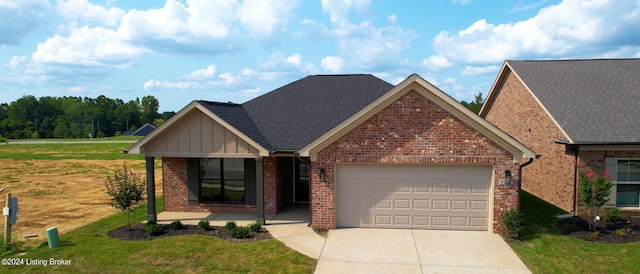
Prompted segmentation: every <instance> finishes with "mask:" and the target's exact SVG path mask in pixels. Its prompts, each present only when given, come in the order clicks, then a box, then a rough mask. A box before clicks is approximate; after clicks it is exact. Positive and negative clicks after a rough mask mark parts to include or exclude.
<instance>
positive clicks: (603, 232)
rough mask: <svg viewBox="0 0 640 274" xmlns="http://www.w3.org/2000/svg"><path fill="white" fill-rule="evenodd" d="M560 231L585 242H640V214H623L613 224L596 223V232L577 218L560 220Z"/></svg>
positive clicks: (558, 224)
mask: <svg viewBox="0 0 640 274" xmlns="http://www.w3.org/2000/svg"><path fill="white" fill-rule="evenodd" d="M557 227H558V230H560V232H561V233H562V234H564V235H567V236H571V237H576V238H579V239H583V240H585V241H590V242H596V243H605V244H619V243H630V242H639V241H640V212H634V213H622V217H621V218H620V219H618V220H615V221H613V222H605V221H602V220H600V221H596V222H594V227H595V231H597V232H596V233H594V230H591V229H589V223H588V222H587V221H586V220H585V219H583V218H581V217H577V216H573V217H570V218H566V219H560V220H558V223H557Z"/></svg>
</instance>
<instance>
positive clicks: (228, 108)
mask: <svg viewBox="0 0 640 274" xmlns="http://www.w3.org/2000/svg"><path fill="white" fill-rule="evenodd" d="M391 88H393V85H391V84H389V83H387V82H385V81H383V80H381V79H379V78H377V77H375V76H373V75H370V74H349V75H314V76H307V77H305V78H302V79H300V80H298V81H295V82H293V83H290V84H288V85H285V86H283V87H280V88H278V89H275V90H273V91H271V92H269V93H266V94H264V95H262V96H260V97H257V98H255V99H253V100H250V101H248V102H246V103H244V104H242V105H238V104H231V103H217V102H208V101H198V102H199V103H200V104H202V105H204V106H205V107H207V108H208V109H209V110H211V111H212V112H213V113H215V114H216V115H218V116H219V117H220V118H222V119H224V120H225V121H227V122H228V123H229V124H231V125H232V126H234V127H235V128H237V129H238V130H240V131H242V132H243V133H244V134H246V135H247V136H249V137H250V138H251V139H253V140H254V141H256V142H257V143H258V144H260V145H262V146H263V147H264V148H266V149H268V150H270V151H288V150H291V151H295V150H299V149H301V148H303V147H304V146H306V145H308V144H309V143H311V142H312V141H313V140H315V139H317V138H318V137H320V136H321V135H322V134H324V133H326V132H327V131H329V130H330V129H332V128H334V127H335V126H337V125H338V124H339V123H341V122H343V121H344V120H346V119H347V118H349V117H351V116H352V115H353V114H355V113H356V112H358V111H359V110H360V109H362V108H364V107H365V106H367V105H368V104H370V103H372V102H373V101H374V100H376V99H377V98H379V97H380V96H382V95H383V94H384V93H385V92H387V91H389V90H390V89H391Z"/></svg>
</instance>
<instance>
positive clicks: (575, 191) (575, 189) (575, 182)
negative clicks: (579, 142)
mask: <svg viewBox="0 0 640 274" xmlns="http://www.w3.org/2000/svg"><path fill="white" fill-rule="evenodd" d="M579 152H580V150H578V149H577V148H576V155H575V158H574V159H573V161H574V163H575V164H574V167H573V211H572V212H571V213H573V215H576V213H577V211H576V210H578V208H577V207H578V205H577V203H578V198H577V196H578V176H577V174H578V153H579Z"/></svg>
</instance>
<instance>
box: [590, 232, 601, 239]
mask: <svg viewBox="0 0 640 274" xmlns="http://www.w3.org/2000/svg"><path fill="white" fill-rule="evenodd" d="M588 238H589V241H595V240H597V239H598V238H600V231H599V230H595V231H593V232H591V233H589V236H588Z"/></svg>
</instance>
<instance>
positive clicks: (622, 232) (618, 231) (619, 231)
mask: <svg viewBox="0 0 640 274" xmlns="http://www.w3.org/2000/svg"><path fill="white" fill-rule="evenodd" d="M613 235H615V236H616V238H618V239H624V238H626V237H627V236H628V234H627V230H626V229H624V228H619V229H616V231H614V232H613Z"/></svg>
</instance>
